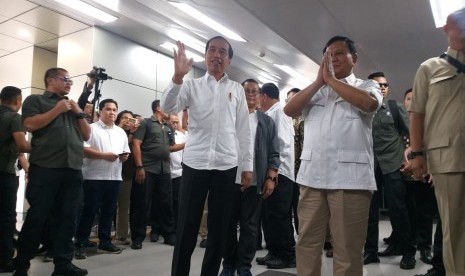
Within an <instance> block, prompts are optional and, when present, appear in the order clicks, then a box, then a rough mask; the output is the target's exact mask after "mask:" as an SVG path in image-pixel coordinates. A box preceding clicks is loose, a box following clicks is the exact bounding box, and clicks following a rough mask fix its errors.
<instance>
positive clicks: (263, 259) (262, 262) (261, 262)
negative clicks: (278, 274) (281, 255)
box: [255, 253, 276, 265]
mask: <svg viewBox="0 0 465 276" xmlns="http://www.w3.org/2000/svg"><path fill="white" fill-rule="evenodd" d="M275 258H276V257H275V256H273V255H271V254H270V253H268V254H266V255H265V256H264V257H257V258H255V261H256V262H257V264H259V265H266V261H269V260H271V259H275Z"/></svg>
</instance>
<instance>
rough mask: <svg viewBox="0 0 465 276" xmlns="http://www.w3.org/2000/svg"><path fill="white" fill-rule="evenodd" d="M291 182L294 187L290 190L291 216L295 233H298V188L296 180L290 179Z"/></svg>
mask: <svg viewBox="0 0 465 276" xmlns="http://www.w3.org/2000/svg"><path fill="white" fill-rule="evenodd" d="M292 183H293V186H294V188H293V190H292V202H291V217H292V218H293V220H294V230H295V232H296V233H297V234H299V216H298V214H297V207H298V205H299V196H300V189H299V184H297V182H295V181H292Z"/></svg>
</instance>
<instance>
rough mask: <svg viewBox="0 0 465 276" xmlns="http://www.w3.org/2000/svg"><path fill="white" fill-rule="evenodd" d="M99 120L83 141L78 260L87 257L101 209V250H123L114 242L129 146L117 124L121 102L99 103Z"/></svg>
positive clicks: (109, 100)
mask: <svg viewBox="0 0 465 276" xmlns="http://www.w3.org/2000/svg"><path fill="white" fill-rule="evenodd" d="M99 110H100V120H99V121H97V122H95V123H93V124H91V136H90V139H89V140H88V141H85V142H84V156H85V158H84V164H83V167H82V174H83V177H84V185H83V188H84V207H83V210H82V213H81V218H80V220H79V224H78V227H77V231H76V239H75V243H76V244H75V245H76V251H75V257H76V258H77V259H85V258H86V252H85V244H86V242H87V241H88V239H89V235H90V232H91V229H92V222H93V221H94V218H95V215H96V214H97V212H98V211H99V210H100V219H99V229H98V238H99V245H98V250H99V251H102V252H103V253H112V254H119V253H121V251H122V249H121V248H119V247H116V246H115V245H113V244H112V242H111V225H112V222H113V217H114V215H115V211H116V203H117V201H118V194H119V191H120V188H121V183H122V181H123V179H122V175H121V173H122V164H123V162H124V161H126V160H127V158H128V155H129V152H130V149H129V145H128V138H127V135H126V133H125V132H124V130H123V129H122V128H120V127H119V126H117V125H115V120H116V115H117V112H118V103H117V102H116V101H115V100H113V99H106V100H103V101H101V102H100V104H99Z"/></svg>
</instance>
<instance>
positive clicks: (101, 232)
mask: <svg viewBox="0 0 465 276" xmlns="http://www.w3.org/2000/svg"><path fill="white" fill-rule="evenodd" d="M121 183H122V181H118V180H85V181H84V185H83V190H84V207H83V209H82V213H81V218H80V220H79V224H78V227H77V232H76V242H77V243H78V245H79V246H83V245H85V244H86V243H87V240H88V239H89V236H90V232H91V230H92V224H93V222H94V219H95V216H96V215H97V213H98V212H99V210H100V217H99V224H98V238H99V243H100V244H101V245H103V246H107V245H110V244H111V224H112V221H113V217H114V215H115V212H116V203H117V202H118V195H119V191H120V189H121Z"/></svg>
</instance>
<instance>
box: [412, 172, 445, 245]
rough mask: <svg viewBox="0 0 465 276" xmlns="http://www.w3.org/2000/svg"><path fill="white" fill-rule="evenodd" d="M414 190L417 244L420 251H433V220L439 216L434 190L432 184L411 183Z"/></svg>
mask: <svg viewBox="0 0 465 276" xmlns="http://www.w3.org/2000/svg"><path fill="white" fill-rule="evenodd" d="M408 185H411V186H412V188H413V194H414V199H415V210H416V216H415V221H414V223H415V224H416V227H415V228H416V242H417V248H418V249H420V250H431V245H432V243H433V240H432V239H433V238H432V237H433V219H434V218H435V217H437V216H438V204H437V202H436V196H435V195H434V188H432V187H431V185H430V184H427V183H423V182H419V181H415V182H409V183H408Z"/></svg>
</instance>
